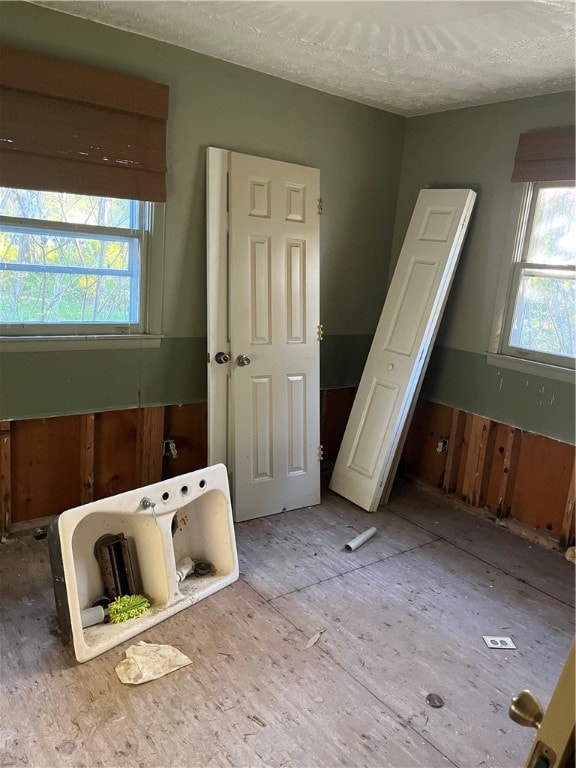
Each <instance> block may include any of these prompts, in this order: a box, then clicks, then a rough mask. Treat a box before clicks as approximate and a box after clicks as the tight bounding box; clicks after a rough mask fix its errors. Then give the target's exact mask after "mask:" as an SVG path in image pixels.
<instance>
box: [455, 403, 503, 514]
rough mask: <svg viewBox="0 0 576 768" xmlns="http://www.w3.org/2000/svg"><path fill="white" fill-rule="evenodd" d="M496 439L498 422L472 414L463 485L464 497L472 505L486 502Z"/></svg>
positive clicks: (479, 505)
mask: <svg viewBox="0 0 576 768" xmlns="http://www.w3.org/2000/svg"><path fill="white" fill-rule="evenodd" d="M495 439H496V422H493V421H491V420H490V419H485V418H483V417H482V416H476V415H474V414H472V415H471V428H470V437H469V441H468V451H467V454H466V467H465V470H464V479H463V486H462V498H463V500H464V501H466V503H467V504H470V506H472V507H482V506H484V505H485V503H486V498H487V495H488V485H489V481H490V471H491V463H492V457H493V448H494V442H495Z"/></svg>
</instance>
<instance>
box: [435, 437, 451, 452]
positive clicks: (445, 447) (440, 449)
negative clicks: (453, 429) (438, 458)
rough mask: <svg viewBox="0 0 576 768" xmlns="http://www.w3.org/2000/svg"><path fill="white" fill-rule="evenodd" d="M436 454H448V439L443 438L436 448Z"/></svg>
mask: <svg viewBox="0 0 576 768" xmlns="http://www.w3.org/2000/svg"><path fill="white" fill-rule="evenodd" d="M436 453H448V438H447V437H441V438H440V440H438V445H437V446H436Z"/></svg>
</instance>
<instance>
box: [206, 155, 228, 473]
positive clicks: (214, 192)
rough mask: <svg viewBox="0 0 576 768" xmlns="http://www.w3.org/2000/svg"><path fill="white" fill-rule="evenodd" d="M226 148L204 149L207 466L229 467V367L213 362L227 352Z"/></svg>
mask: <svg viewBox="0 0 576 768" xmlns="http://www.w3.org/2000/svg"><path fill="white" fill-rule="evenodd" d="M229 154H230V153H229V152H228V150H226V149H217V148H216V147H208V149H207V150H206V199H207V205H206V213H207V220H206V249H207V260H206V262H207V263H206V279H207V284H208V296H207V304H208V306H207V310H208V318H207V319H208V464H209V465H212V464H220V463H221V464H226V466H229V463H230V462H229V455H228V442H229V434H230V427H231V425H230V415H229V410H228V399H229V398H228V391H229V388H230V370H231V366H230V364H223V365H219V364H218V363H216V362H215V356H216V354H217V353H218V352H226V353H228V354H229V353H230V336H229V322H228V254H227V242H228V205H227V199H228V155H229Z"/></svg>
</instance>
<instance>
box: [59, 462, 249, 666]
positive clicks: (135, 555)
mask: <svg viewBox="0 0 576 768" xmlns="http://www.w3.org/2000/svg"><path fill="white" fill-rule="evenodd" d="M105 534H124V536H125V537H126V539H127V542H128V549H129V552H130V560H131V562H132V568H133V571H134V581H135V585H136V591H137V592H138V593H139V594H143V595H144V596H145V597H146V598H148V600H149V601H150V609H149V610H148V611H146V612H145V613H143V614H142V615H141V616H139V617H137V618H133V619H129V620H128V621H125V622H122V623H119V624H111V623H100V624H95V625H94V626H89V627H85V628H83V626H82V617H81V612H82V611H83V610H84V609H86V608H90V607H91V606H92V605H93V604H94V602H95V601H97V600H99V599H100V598H101V597H102V596H103V595H104V581H103V577H102V573H101V570H100V566H99V564H98V561H97V559H96V556H95V554H94V545H95V543H96V542H97V541H98V539H100V537H102V536H103V535H105ZM49 545H50V557H51V563H52V573H53V577H54V591H55V595H56V605H57V609H58V616H59V622H60V628H61V630H62V631H63V632H64V633H65V634H69V635H70V636H71V637H72V640H73V643H74V652H75V655H76V658H77V659H78V661H81V662H83V661H88V660H89V659H92V658H94V657H95V656H98V655H99V654H101V653H104V652H105V651H107V650H109V649H110V648H112V647H114V646H115V645H118V644H119V643H122V642H124V641H125V640H128V639H130V638H131V637H134V635H137V634H139V633H140V632H143V631H144V630H146V629H148V628H149V627H152V626H154V625H155V624H158V623H159V622H160V621H163V620H164V619H167V618H168V617H169V616H173V615H174V614H175V613H177V612H178V611H181V610H183V609H184V608H188V607H189V606H191V605H193V604H194V603H197V602H198V601H199V600H202V599H203V598H205V597H208V596H209V595H211V594H213V593H214V592H217V591H218V590H219V589H222V588H223V587H226V586H228V585H229V584H232V583H233V582H234V581H236V579H237V578H238V556H237V553H236V540H235V536H234V526H233V520H232V506H231V502H230V490H229V487H228V474H227V470H226V467H225V466H224V465H223V464H217V465H215V466H213V467H207V468H206V469H201V470H198V471H196V472H189V473H187V474H185V475H180V476H178V477H173V478H170V479H169V480H163V481H162V482H159V483H154V484H153V485H148V486H145V487H143V488H137V489H135V490H133V491H127V492H126V493H121V494H118V495H117V496H110V497H108V498H105V499H100V500H99V501H94V502H91V503H90V504H85V505H83V506H81V507H75V508H73V509H69V510H67V511H66V512H63V513H62V514H61V515H60V516H59V517H58V518H57V519H56V520H55V521H54V523H53V524H52V526H51V530H50V533H49ZM185 557H189V558H191V559H192V560H193V561H194V560H203V561H208V562H210V563H212V564H213V565H214V571H213V573H211V574H209V575H205V576H197V575H195V574H193V575H191V576H188V577H187V578H185V579H184V580H183V581H178V576H177V573H176V564H177V563H178V562H179V561H180V560H182V558H185Z"/></svg>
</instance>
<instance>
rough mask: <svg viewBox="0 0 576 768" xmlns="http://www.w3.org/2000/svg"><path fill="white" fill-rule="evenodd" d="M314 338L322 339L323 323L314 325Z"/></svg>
mask: <svg viewBox="0 0 576 768" xmlns="http://www.w3.org/2000/svg"><path fill="white" fill-rule="evenodd" d="M316 338H317V339H318V341H324V326H323V325H317V326H316Z"/></svg>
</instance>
